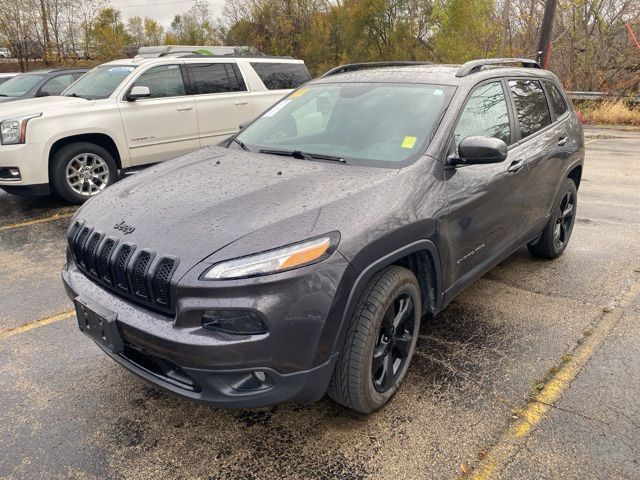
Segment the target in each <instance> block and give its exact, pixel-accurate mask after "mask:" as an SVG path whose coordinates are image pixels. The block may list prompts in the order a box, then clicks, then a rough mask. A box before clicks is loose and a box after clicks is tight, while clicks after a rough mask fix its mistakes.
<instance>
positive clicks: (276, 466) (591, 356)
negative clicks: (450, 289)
mask: <svg viewBox="0 0 640 480" xmlns="http://www.w3.org/2000/svg"><path fill="white" fill-rule="evenodd" d="M587 142H588V145H587V159H586V166H585V171H584V174H583V181H582V185H581V188H580V192H579V204H578V218H577V224H576V227H575V230H574V233H573V237H572V240H571V244H570V246H569V248H568V250H567V252H566V253H565V255H564V256H563V257H561V258H560V259H558V260H556V261H553V262H546V261H538V260H533V259H531V258H530V257H529V255H528V254H527V251H526V249H523V250H521V251H519V252H517V253H516V254H515V255H513V256H512V257H511V258H509V259H508V260H506V261H505V262H503V263H502V264H501V265H499V266H498V267H497V268H495V269H494V270H493V271H491V272H490V273H488V274H487V275H486V276H485V277H484V278H482V279H481V280H480V281H479V282H477V283H476V284H475V285H474V286H472V287H471V288H469V289H468V290H467V291H465V292H464V293H463V294H461V295H460V296H459V297H458V298H457V299H456V300H455V301H454V302H452V303H451V304H450V305H449V306H448V307H447V309H446V310H445V311H444V312H442V313H441V314H440V315H438V316H437V317H436V318H435V319H431V320H430V321H429V322H425V323H426V324H425V325H423V328H422V332H421V336H420V339H419V342H418V347H417V353H416V356H415V357H414V360H413V364H412V366H411V368H410V370H409V373H408V376H407V378H406V379H405V381H404V384H403V386H402V387H401V389H400V391H399V392H398V394H397V395H396V396H395V398H394V400H393V401H392V402H391V403H390V404H389V405H387V406H386V407H385V408H384V409H382V410H381V411H379V412H377V413H375V414H373V415H371V416H369V417H361V416H358V415H355V414H353V413H350V412H348V411H347V410H345V409H343V408H341V407H338V406H336V405H335V404H333V403H332V402H331V401H329V400H322V401H321V402H319V403H317V404H314V405H311V406H300V405H281V406H276V407H271V408H264V409H259V410H246V411H234V410H218V409H213V408H209V407H207V406H203V405H197V404H194V403H191V402H189V401H187V400H183V399H180V398H176V397H174V396H172V395H170V394H168V393H164V392H162V391H160V390H158V389H156V388H154V387H152V386H150V385H148V384H146V383H145V382H144V381H142V380H140V379H138V378H137V377H135V376H134V375H132V374H130V373H128V372H127V371H125V370H124V369H122V368H121V367H120V366H118V365H117V364H115V363H114V362H113V361H112V360H110V359H109V358H107V356H106V355H104V354H103V353H102V352H101V351H100V350H99V348H98V347H97V346H95V345H94V344H93V343H92V342H91V341H90V340H89V339H88V338H86V337H84V336H83V335H81V334H80V332H79V331H78V329H77V326H76V323H75V316H74V315H73V313H72V312H71V311H70V309H71V307H72V305H71V303H70V301H69V300H68V298H67V297H66V296H65V294H64V292H63V288H62V284H61V282H60V269H61V267H62V265H63V262H64V257H65V232H66V226H67V223H68V219H69V217H70V215H71V214H72V213H73V210H74V209H73V208H71V207H68V206H65V205H64V204H62V203H61V202H58V201H55V200H52V199H39V200H33V199H24V198H19V197H12V196H9V195H6V194H4V193H0V286H1V287H2V288H1V290H0V292H1V293H0V404H1V405H2V408H1V409H0V477H2V478H115V479H117V478H127V479H129V478H210V479H231V478H239V479H267V478H269V479H271V478H292V479H294V478H295V479H301V478H305V479H316V478H318V479H329V478H348V479H358V478H402V479H404V478H411V479H413V478H434V479H441V478H442V479H444V478H457V477H467V478H478V479H487V478H504V479H514V478H523V479H525V478H526V479H532V478H536V479H538V478H565V479H569V478H581V479H585V478H594V479H595V478H629V479H631V478H640V465H639V462H640V402H638V400H637V399H638V397H639V396H640V216H639V214H640V153H639V152H640V132H630V131H621V130H612V129H606V130H605V129H593V128H591V129H588V130H587Z"/></svg>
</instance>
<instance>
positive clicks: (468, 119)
mask: <svg viewBox="0 0 640 480" xmlns="http://www.w3.org/2000/svg"><path fill="white" fill-rule="evenodd" d="M454 135H455V142H456V146H458V145H459V144H460V142H461V141H462V140H464V139H465V138H467V137H473V136H482V137H494V138H499V139H500V140H502V141H504V143H506V144H507V145H509V144H510V143H511V125H510V124H509V110H508V109H507V97H506V96H505V94H504V90H503V89H502V83H501V82H490V83H485V84H483V85H480V86H479V87H477V88H476V89H475V90H474V91H473V92H472V93H471V95H470V96H469V100H468V101H467V104H466V105H465V107H464V110H463V111H462V115H460V120H458V125H457V126H456V130H455V134H454Z"/></svg>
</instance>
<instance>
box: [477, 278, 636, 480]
mask: <svg viewBox="0 0 640 480" xmlns="http://www.w3.org/2000/svg"><path fill="white" fill-rule="evenodd" d="M638 294H640V284H638V283H636V284H635V285H634V286H632V287H631V288H630V289H629V290H628V291H627V292H626V293H625V295H624V297H623V298H622V300H621V301H620V303H619V304H618V306H617V308H615V309H614V310H609V309H606V310H605V313H604V314H603V315H602V318H601V320H600V322H599V323H598V324H597V325H596V326H595V327H594V328H593V330H592V331H591V332H590V334H589V335H588V336H586V337H585V339H584V341H583V343H582V344H581V345H580V346H579V347H578V348H577V349H576V351H575V352H574V354H573V355H572V357H571V359H570V360H569V361H568V362H566V363H565V364H564V366H562V367H561V368H560V369H559V370H558V371H557V372H556V373H555V374H554V375H553V376H552V377H551V379H550V380H548V381H547V383H546V384H545V385H544V388H543V390H542V391H541V392H540V393H538V394H537V395H536V396H535V397H534V399H533V400H532V401H531V402H529V404H528V406H527V407H526V408H525V409H524V410H523V411H521V412H519V414H518V420H517V421H516V422H515V423H514V424H512V425H511V426H510V427H509V428H508V429H507V431H506V432H505V434H504V435H503V436H502V438H501V439H500V440H499V441H498V442H497V443H496V445H495V446H494V447H492V448H491V449H490V450H489V452H488V453H487V454H486V455H485V456H484V458H483V460H482V462H481V463H480V465H478V467H477V468H476V469H474V470H473V472H472V474H471V476H470V478H471V479H473V480H489V479H491V478H493V477H494V475H495V474H499V473H500V472H501V471H502V470H503V469H504V467H505V465H506V464H507V463H508V461H509V459H510V458H511V457H512V456H513V455H514V454H515V452H516V451H517V449H518V447H519V446H521V445H522V443H523V442H524V441H525V437H526V436H527V435H528V434H529V433H531V431H532V430H533V429H534V428H535V427H536V426H537V425H538V424H539V423H540V422H541V421H542V420H543V419H544V417H545V415H546V414H547V413H548V412H549V410H551V408H553V404H554V403H555V402H557V401H558V400H559V399H560V397H561V396H562V394H563V393H564V392H565V391H566V390H567V388H568V387H569V385H570V384H571V382H572V381H573V380H574V379H575V378H576V376H577V375H578V373H579V372H580V370H581V369H582V368H583V367H584V366H585V365H586V363H587V362H588V361H589V359H590V358H591V357H592V356H593V353H594V351H595V350H596V349H597V348H598V347H599V346H600V345H601V344H602V343H603V342H604V340H605V339H606V338H607V335H608V334H609V333H610V332H611V330H612V329H613V327H614V326H615V325H616V324H617V323H618V321H619V320H620V318H621V317H622V315H623V314H624V308H625V306H628V305H629V304H630V303H631V302H632V301H633V299H634V298H635V297H636V296H637V295H638Z"/></svg>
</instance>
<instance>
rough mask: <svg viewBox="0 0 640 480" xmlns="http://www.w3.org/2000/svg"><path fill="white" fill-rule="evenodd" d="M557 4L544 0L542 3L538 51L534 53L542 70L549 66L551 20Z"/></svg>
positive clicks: (553, 0)
mask: <svg viewBox="0 0 640 480" xmlns="http://www.w3.org/2000/svg"><path fill="white" fill-rule="evenodd" d="M557 4H558V2H557V0H546V1H545V3H544V16H543V18H542V27H541V28H540V40H539V41H538V51H537V52H536V61H537V62H538V63H539V64H540V65H541V66H542V68H547V67H548V66H549V57H550V56H551V35H552V33H553V19H554V18H555V16H556V6H557Z"/></svg>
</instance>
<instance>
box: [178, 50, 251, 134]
mask: <svg viewBox="0 0 640 480" xmlns="http://www.w3.org/2000/svg"><path fill="white" fill-rule="evenodd" d="M185 67H186V70H187V74H188V76H189V80H190V82H191V88H192V90H193V93H194V95H193V97H194V98H195V102H196V108H197V111H198V124H199V126H200V143H201V145H202V146H203V147H204V146H206V145H211V144H214V143H218V142H220V141H222V140H224V139H225V138H227V137H228V136H229V135H232V134H233V133H235V132H236V131H238V129H239V127H240V124H241V123H244V122H247V121H249V120H251V119H252V118H253V109H252V105H251V103H250V102H251V101H250V98H249V92H248V91H247V85H246V83H245V81H244V78H243V77H242V73H241V72H240V69H239V68H238V66H237V65H236V64H235V63H233V62H226V63H223V62H219V63H218V62H216V63H213V62H211V63H186V65H185Z"/></svg>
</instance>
